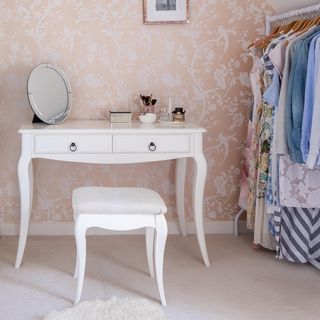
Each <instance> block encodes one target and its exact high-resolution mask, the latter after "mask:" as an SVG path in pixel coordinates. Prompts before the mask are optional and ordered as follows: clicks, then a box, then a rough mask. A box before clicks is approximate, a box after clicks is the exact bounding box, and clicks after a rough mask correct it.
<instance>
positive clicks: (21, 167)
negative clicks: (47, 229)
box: [15, 137, 33, 269]
mask: <svg viewBox="0 0 320 320" xmlns="http://www.w3.org/2000/svg"><path fill="white" fill-rule="evenodd" d="M24 138H25V139H24ZM26 138H27V137H23V139H22V153H21V156H20V159H19V163H18V178H19V186H20V204H21V215H20V234H19V244H18V251H17V257H16V263H15V268H16V269H18V268H19V267H20V265H21V260H22V257H23V253H24V249H25V246H26V240H27V235H28V227H29V218H30V212H31V208H32V196H33V167H32V160H31V156H30V154H29V150H31V149H30V148H28V146H27V144H28V143H29V142H30V141H29V140H27V139H26Z"/></svg>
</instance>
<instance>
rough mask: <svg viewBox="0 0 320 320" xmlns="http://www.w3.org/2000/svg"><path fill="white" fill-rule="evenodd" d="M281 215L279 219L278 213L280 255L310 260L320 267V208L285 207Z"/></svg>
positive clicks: (301, 261)
mask: <svg viewBox="0 0 320 320" xmlns="http://www.w3.org/2000/svg"><path fill="white" fill-rule="evenodd" d="M280 217H281V220H280V221H279V215H276V220H277V223H276V226H277V227H278V228H276V238H277V232H279V233H280V236H279V237H278V239H277V240H279V243H278V245H279V248H278V249H279V251H278V257H279V258H280V259H286V260H289V261H292V262H300V263H306V262H310V263H311V264H313V265H314V266H315V267H316V268H318V269H320V209H319V208H316V209H306V208H290V207H284V208H282V209H281V214H280ZM279 224H280V228H279ZM279 229H280V230H279ZM279 233H278V235H279Z"/></svg>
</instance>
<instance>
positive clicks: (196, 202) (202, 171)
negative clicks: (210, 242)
mask: <svg viewBox="0 0 320 320" xmlns="http://www.w3.org/2000/svg"><path fill="white" fill-rule="evenodd" d="M198 138H201V139H200V140H198V141H197V142H198V145H197V147H198V152H197V153H196V155H195V157H194V160H195V168H194V179H193V212H194V219H195V224H196V231H197V238H198V243H199V247H200V251H201V254H202V258H203V261H204V263H205V265H206V266H207V267H209V266H210V261H209V257H208V251H207V246H206V239H205V234H204V225H203V198H204V186H205V182H206V175H207V161H206V159H205V157H204V155H203V153H202V136H200V137H198Z"/></svg>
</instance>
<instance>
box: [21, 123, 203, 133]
mask: <svg viewBox="0 0 320 320" xmlns="http://www.w3.org/2000/svg"><path fill="white" fill-rule="evenodd" d="M18 132H19V133H36V132H41V133H48V134H49V133H130V132H132V133H133V132H134V133H137V132H139V133H156V132H158V133H166V132H168V133H194V132H206V129H205V128H203V127H200V126H197V125H194V124H191V123H159V122H156V123H152V124H145V123H141V122H139V121H133V122H131V123H111V122H110V121H108V120H68V121H65V122H63V123H60V124H56V125H50V124H46V123H31V122H25V123H23V124H22V125H21V127H20V129H19V131H18Z"/></svg>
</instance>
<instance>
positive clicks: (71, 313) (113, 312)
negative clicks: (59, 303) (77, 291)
mask: <svg viewBox="0 0 320 320" xmlns="http://www.w3.org/2000/svg"><path fill="white" fill-rule="evenodd" d="M167 319H168V318H167V317H166V316H165V315H164V312H163V311H162V308H161V306H160V305H157V304H154V303H151V302H149V301H147V300H143V299H130V298H122V299H120V298H116V297H113V298H111V299H110V300H108V301H102V300H91V301H83V302H81V303H79V304H77V305H76V306H74V307H73V308H68V309H65V310H62V311H51V312H50V313H49V314H48V315H47V316H46V317H45V318H44V320H167Z"/></svg>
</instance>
